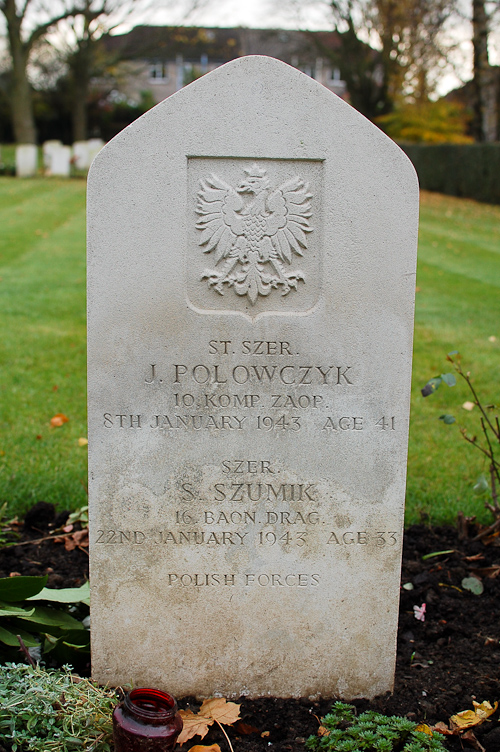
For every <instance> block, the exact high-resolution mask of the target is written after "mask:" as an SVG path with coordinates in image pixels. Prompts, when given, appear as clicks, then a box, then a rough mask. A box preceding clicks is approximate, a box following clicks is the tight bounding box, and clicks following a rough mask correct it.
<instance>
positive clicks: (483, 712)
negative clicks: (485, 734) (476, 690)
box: [472, 700, 498, 721]
mask: <svg viewBox="0 0 500 752" xmlns="http://www.w3.org/2000/svg"><path fill="white" fill-rule="evenodd" d="M472 704H473V705H474V709H475V711H476V714H477V715H478V716H479V717H480V718H482V720H483V721H485V720H486V719H487V718H489V717H490V715H493V713H495V711H496V709H497V708H498V702H495V704H494V706H492V705H491V703H490V702H488V700H485V701H484V702H476V701H475V700H473V701H472Z"/></svg>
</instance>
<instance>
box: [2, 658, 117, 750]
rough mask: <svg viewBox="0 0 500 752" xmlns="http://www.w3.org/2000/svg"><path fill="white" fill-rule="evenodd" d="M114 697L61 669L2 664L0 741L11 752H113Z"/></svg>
mask: <svg viewBox="0 0 500 752" xmlns="http://www.w3.org/2000/svg"><path fill="white" fill-rule="evenodd" d="M116 704H117V698H116V695H115V693H114V692H113V691H112V690H109V689H103V688H101V687H99V686H98V685H96V684H94V683H93V682H91V681H90V680H88V679H82V678H80V677H79V676H73V675H72V674H71V668H70V666H64V667H63V669H62V670H60V669H53V670H45V669H43V668H40V667H39V666H35V667H34V666H27V665H25V664H16V663H6V664H4V665H0V742H6V743H7V744H8V745H10V747H11V748H12V752H17V750H23V752H24V751H25V750H26V751H28V752H74V750H81V751H83V750H85V751H86V752H111V749H112V733H113V725H112V712H113V708H114V706H115V705H116Z"/></svg>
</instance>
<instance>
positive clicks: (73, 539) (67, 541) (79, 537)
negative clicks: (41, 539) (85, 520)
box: [54, 525, 89, 551]
mask: <svg viewBox="0 0 500 752" xmlns="http://www.w3.org/2000/svg"><path fill="white" fill-rule="evenodd" d="M67 527H69V528H71V529H72V528H73V525H67ZM63 529H64V528H63ZM54 543H64V548H65V549H66V551H74V550H75V548H88V545H89V529H88V527H85V528H83V530H76V531H75V532H74V533H73V534H72V535H60V536H58V537H57V538H54Z"/></svg>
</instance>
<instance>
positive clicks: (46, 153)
mask: <svg viewBox="0 0 500 752" xmlns="http://www.w3.org/2000/svg"><path fill="white" fill-rule="evenodd" d="M61 146H62V141H59V140H58V139H51V140H50V141H44V143H43V145H42V153H43V166H44V168H45V169H46V170H50V166H51V159H52V152H53V151H54V150H55V149H58V148H60V147H61Z"/></svg>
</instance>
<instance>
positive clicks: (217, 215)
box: [196, 174, 244, 264]
mask: <svg viewBox="0 0 500 752" xmlns="http://www.w3.org/2000/svg"><path fill="white" fill-rule="evenodd" d="M200 186H201V187H200V190H199V192H198V203H197V206H196V213H197V214H198V215H199V216H200V218H199V220H198V222H197V224H196V228H197V229H198V230H201V231H202V234H201V237H200V240H199V245H202V246H205V248H204V252H205V253H210V251H213V250H214V249H215V263H216V264H217V263H218V262H219V261H220V260H221V259H222V258H226V257H227V256H228V255H229V253H230V251H231V248H232V247H233V245H234V243H235V241H236V239H237V237H238V236H239V235H243V229H244V226H243V219H242V217H241V216H240V215H239V214H237V212H238V211H240V210H241V209H242V208H243V201H242V199H241V197H240V196H239V195H238V194H237V193H236V191H235V190H234V188H232V187H231V186H230V185H228V184H227V183H225V182H224V181H223V180H221V178H219V177H217V175H214V174H212V175H210V176H209V177H208V178H206V179H205V180H201V181H200Z"/></svg>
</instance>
